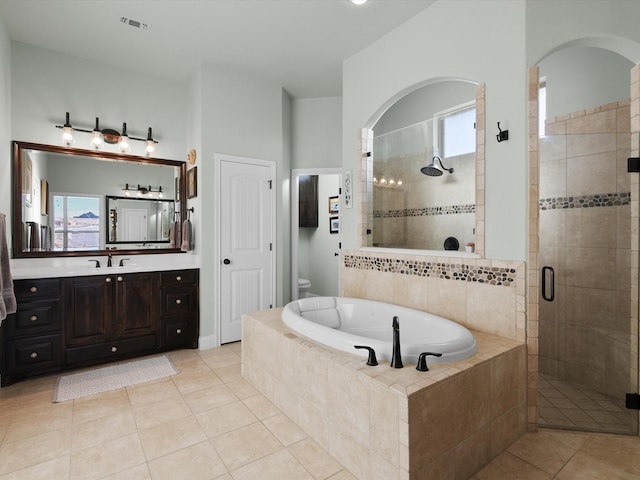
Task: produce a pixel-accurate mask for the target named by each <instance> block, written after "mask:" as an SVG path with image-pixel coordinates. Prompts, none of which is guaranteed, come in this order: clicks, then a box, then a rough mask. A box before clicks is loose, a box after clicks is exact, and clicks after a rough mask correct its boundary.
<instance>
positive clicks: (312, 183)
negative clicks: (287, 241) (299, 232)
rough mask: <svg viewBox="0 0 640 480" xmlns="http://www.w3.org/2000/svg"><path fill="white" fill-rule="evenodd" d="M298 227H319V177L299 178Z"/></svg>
mask: <svg viewBox="0 0 640 480" xmlns="http://www.w3.org/2000/svg"><path fill="white" fill-rule="evenodd" d="M298 226H299V227H314V228H317V227H318V176H317V175H301V176H299V177H298Z"/></svg>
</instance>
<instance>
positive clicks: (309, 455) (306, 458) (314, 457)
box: [288, 438, 344, 480]
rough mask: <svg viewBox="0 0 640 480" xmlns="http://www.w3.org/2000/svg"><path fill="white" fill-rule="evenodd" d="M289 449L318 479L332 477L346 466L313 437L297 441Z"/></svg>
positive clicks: (322, 479)
mask: <svg viewBox="0 0 640 480" xmlns="http://www.w3.org/2000/svg"><path fill="white" fill-rule="evenodd" d="M288 450H289V451H290V452H291V453H292V454H293V456H294V457H296V458H297V459H298V461H299V462H300V463H301V464H302V465H304V467H305V468H306V469H307V470H308V471H309V472H310V473H311V474H312V475H313V477H314V478H316V479H321V480H324V479H326V478H330V477H331V476H332V475H335V474H336V473H338V472H340V471H341V470H342V469H343V468H344V467H343V466H342V465H341V464H340V463H339V462H338V461H337V460H336V459H335V458H333V457H332V456H331V455H329V454H328V453H327V452H326V450H325V449H324V448H322V447H321V446H320V445H319V444H318V443H316V442H315V441H314V440H313V439H312V438H307V439H305V440H302V441H300V442H298V443H295V444H293V445H291V446H289V447H288ZM331 478H333V477H331Z"/></svg>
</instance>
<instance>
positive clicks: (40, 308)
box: [0, 269, 199, 385]
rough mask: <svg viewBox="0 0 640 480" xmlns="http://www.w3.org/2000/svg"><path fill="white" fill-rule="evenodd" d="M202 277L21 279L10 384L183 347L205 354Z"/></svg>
mask: <svg viewBox="0 0 640 480" xmlns="http://www.w3.org/2000/svg"><path fill="white" fill-rule="evenodd" d="M198 273H199V272H198V270H195V269H189V270H176V271H173V270H172V271H166V272H139V273H127V274H105V275H92V276H86V277H83V276H80V277H69V278H61V279H42V280H17V281H15V282H14V289H15V292H16V298H17V300H18V311H17V312H16V313H15V314H13V315H9V316H8V317H7V319H6V320H5V321H4V322H3V324H2V328H1V329H0V336H1V337H2V342H0V346H1V348H2V364H1V365H0V373H1V374H2V385H8V384H10V383H13V382H15V381H16V380H18V379H20V378H21V377H23V376H30V375H39V374H42V373H49V372H53V371H57V370H62V369H69V368H73V367H78V366H84V365H92V364H97V363H104V362H107V361H110V360H120V359H123V358H128V357H134V356H138V355H147V354H151V353H155V352H157V351H162V350H171V349H176V348H197V346H198V333H199V325H198V323H199V309H198V288H199V287H198V280H199V274H198Z"/></svg>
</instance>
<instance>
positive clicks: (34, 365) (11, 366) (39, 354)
mask: <svg viewBox="0 0 640 480" xmlns="http://www.w3.org/2000/svg"><path fill="white" fill-rule="evenodd" d="M60 358H61V355H60V335H48V336H43V337H35V338H25V339H19V340H12V341H9V342H7V371H8V372H11V373H23V372H36V371H38V370H44V369H47V368H51V367H57V366H60Z"/></svg>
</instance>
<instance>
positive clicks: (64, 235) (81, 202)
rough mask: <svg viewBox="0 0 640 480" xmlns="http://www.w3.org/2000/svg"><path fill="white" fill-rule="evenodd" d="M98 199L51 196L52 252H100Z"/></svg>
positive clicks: (95, 197) (91, 197)
mask: <svg viewBox="0 0 640 480" xmlns="http://www.w3.org/2000/svg"><path fill="white" fill-rule="evenodd" d="M100 211H101V208H100V197H98V196H90V195H61V194H53V242H52V244H53V250H55V251H69V250H99V249H100Z"/></svg>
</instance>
